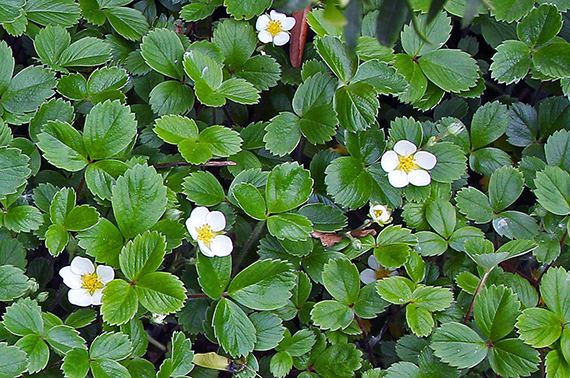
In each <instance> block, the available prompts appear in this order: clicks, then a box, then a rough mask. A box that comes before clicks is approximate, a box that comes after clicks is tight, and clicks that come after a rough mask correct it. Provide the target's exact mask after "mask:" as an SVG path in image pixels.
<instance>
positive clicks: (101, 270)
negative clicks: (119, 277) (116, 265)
mask: <svg viewBox="0 0 570 378" xmlns="http://www.w3.org/2000/svg"><path fill="white" fill-rule="evenodd" d="M97 276H98V277H99V279H100V280H101V282H103V283H104V284H106V283H107V282H111V281H113V278H115V271H114V270H113V268H111V267H110V266H107V265H99V266H98V267H97Z"/></svg>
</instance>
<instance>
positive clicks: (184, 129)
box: [154, 115, 199, 144]
mask: <svg viewBox="0 0 570 378" xmlns="http://www.w3.org/2000/svg"><path fill="white" fill-rule="evenodd" d="M154 132H155V133H156V135H158V137H159V138H160V139H162V140H163V141H165V142H166V143H170V144H179V143H180V142H182V141H183V140H185V139H192V140H196V139H198V135H199V134H198V133H199V130H198V126H197V125H196V121H194V120H193V119H190V118H186V117H182V116H178V115H165V116H162V117H160V118H159V119H157V120H156V121H155V125H154Z"/></svg>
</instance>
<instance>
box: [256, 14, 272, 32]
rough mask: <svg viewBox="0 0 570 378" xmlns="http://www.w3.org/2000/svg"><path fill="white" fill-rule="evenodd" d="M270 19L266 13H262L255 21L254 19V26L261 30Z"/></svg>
mask: <svg viewBox="0 0 570 378" xmlns="http://www.w3.org/2000/svg"><path fill="white" fill-rule="evenodd" d="M270 20H271V19H270V18H269V16H268V15H266V14H262V15H261V16H259V17H258V18H257V21H255V28H256V29H257V30H258V31H262V30H265V29H267V24H269V21H270Z"/></svg>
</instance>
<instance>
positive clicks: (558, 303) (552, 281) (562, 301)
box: [540, 267, 570, 322]
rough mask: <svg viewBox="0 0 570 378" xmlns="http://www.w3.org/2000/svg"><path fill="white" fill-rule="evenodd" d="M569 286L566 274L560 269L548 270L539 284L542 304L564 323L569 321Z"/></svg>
mask: <svg viewBox="0 0 570 378" xmlns="http://www.w3.org/2000/svg"><path fill="white" fill-rule="evenodd" d="M569 286H570V283H569V281H568V272H567V271H566V270H565V269H564V268H562V267H558V268H550V269H548V271H547V272H546V273H545V274H544V276H543V277H542V280H541V284H540V294H541V296H542V298H543V300H544V303H546V305H547V306H548V308H549V309H550V310H551V311H552V312H554V313H555V314H556V315H558V317H559V318H561V319H564V321H565V322H568V321H570V290H568V287H569Z"/></svg>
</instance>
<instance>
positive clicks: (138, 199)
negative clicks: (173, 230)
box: [111, 165, 167, 239]
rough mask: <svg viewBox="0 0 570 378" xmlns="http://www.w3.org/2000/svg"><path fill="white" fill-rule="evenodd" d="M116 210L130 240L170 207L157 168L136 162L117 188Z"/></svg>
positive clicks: (113, 201) (114, 193) (114, 189)
mask: <svg viewBox="0 0 570 378" xmlns="http://www.w3.org/2000/svg"><path fill="white" fill-rule="evenodd" d="M111 201H112V204H113V213H114V214H115V218H116V220H117V224H118V226H119V229H120V230H121V232H122V233H123V235H124V236H125V237H126V238H127V239H131V238H133V237H134V236H136V235H138V234H141V233H143V232H145V231H146V230H148V229H150V228H151V227H152V226H154V225H155V224H156V222H158V220H159V219H160V218H161V217H162V214H164V211H165V210H166V202H167V199H166V187H165V186H164V184H163V183H162V177H161V176H160V175H159V174H158V173H156V170H155V169H154V168H151V167H148V166H143V165H135V166H134V167H133V168H130V169H129V170H128V171H127V172H125V174H124V175H123V176H121V177H119V178H118V179H117V184H116V185H115V186H114V187H113V198H112V200H111Z"/></svg>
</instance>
